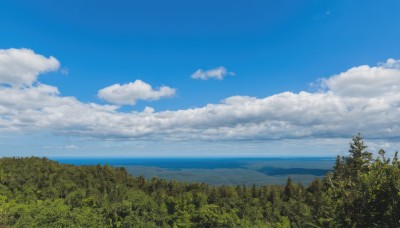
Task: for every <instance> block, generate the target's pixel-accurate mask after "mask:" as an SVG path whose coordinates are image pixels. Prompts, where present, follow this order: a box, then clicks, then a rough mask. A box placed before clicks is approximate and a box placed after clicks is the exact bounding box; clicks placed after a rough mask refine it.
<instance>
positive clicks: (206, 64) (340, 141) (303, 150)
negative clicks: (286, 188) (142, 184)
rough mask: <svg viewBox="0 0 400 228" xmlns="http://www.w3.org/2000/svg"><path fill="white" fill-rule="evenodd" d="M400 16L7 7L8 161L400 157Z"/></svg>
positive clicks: (388, 6)
mask: <svg viewBox="0 0 400 228" xmlns="http://www.w3.org/2000/svg"><path fill="white" fill-rule="evenodd" d="M399 9H400V2H399V1H397V0H381V1H376V0H371V1H361V0H346V1H333V0H310V1H298V0H296V1H294V0H292V1H290V0H283V1H271V0H263V1H261V0H260V1H258V0H254V1H225V0H220V1H215V0H214V1H210V0H203V1H184V0H170V1H161V0H148V1H135V0H133V1H128V0H115V1H101V0H100V1H99V0H96V1H94V0H86V1H77V0H69V1H50V0H37V1H22V0H4V1H1V3H0V148H1V149H0V156H31V155H34V156H53V157H54V156H105V157H107V156H126V157H132V156H133V157H169V156H180V157H181V156H190V157H202V156H233V157H238V156H244V157H247V156H334V155H336V154H339V155H346V153H347V150H348V143H349V142H350V140H351V137H352V136H353V135H355V134H357V133H361V134H362V136H363V137H364V139H365V141H366V144H367V145H368V146H369V149H370V150H371V151H372V152H374V151H377V150H378V149H379V148H383V149H386V150H388V152H393V151H395V150H398V149H399V147H400V125H399V120H400V45H399V40H400V30H399V29H398V28H399V27H400V14H399V13H398V10H399Z"/></svg>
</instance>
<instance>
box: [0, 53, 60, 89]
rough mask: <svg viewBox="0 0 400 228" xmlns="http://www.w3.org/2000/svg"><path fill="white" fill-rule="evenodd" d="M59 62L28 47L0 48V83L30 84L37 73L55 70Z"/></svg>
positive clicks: (18, 85)
mask: <svg viewBox="0 0 400 228" xmlns="http://www.w3.org/2000/svg"><path fill="white" fill-rule="evenodd" d="M59 67H60V63H59V62H58V60H57V59H55V58H54V57H53V56H50V57H49V58H46V57H44V56H42V55H38V54H36V53H34V52H33V51H32V50H29V49H14V48H11V49H6V50H4V49H0V84H1V83H3V84H7V85H10V86H13V87H21V86H23V85H25V86H31V85H32V83H33V82H35V81H36V80H37V77H38V76H39V74H42V73H45V72H49V71H54V70H57V69H58V68H59Z"/></svg>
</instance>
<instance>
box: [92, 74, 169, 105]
mask: <svg viewBox="0 0 400 228" xmlns="http://www.w3.org/2000/svg"><path fill="white" fill-rule="evenodd" d="M175 92H176V89H173V88H170V87H168V86H161V87H160V88H159V89H158V90H154V89H153V88H152V87H151V85H149V84H147V83H146V82H143V81H141V80H136V81H135V82H130V83H128V84H124V85H120V84H114V85H111V86H108V87H106V88H103V89H101V90H99V92H98V96H99V97H100V98H101V99H103V100H106V101H108V102H110V103H113V104H117V105H134V104H136V102H137V101H138V100H158V99H160V98H163V97H172V96H173V95H174V94H175Z"/></svg>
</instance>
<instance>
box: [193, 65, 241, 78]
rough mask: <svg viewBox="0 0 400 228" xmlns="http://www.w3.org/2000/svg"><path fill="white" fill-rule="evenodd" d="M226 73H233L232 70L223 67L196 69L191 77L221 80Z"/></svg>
mask: <svg viewBox="0 0 400 228" xmlns="http://www.w3.org/2000/svg"><path fill="white" fill-rule="evenodd" d="M227 75H231V76H233V75H235V73H233V72H228V71H227V70H226V68H225V67H222V66H221V67H217V68H215V69H211V70H205V71H203V70H202V69H198V70H197V71H196V72H194V73H193V74H192V78H193V79H201V80H208V79H210V78H214V79H218V80H222V79H223V78H224V77H225V76H227Z"/></svg>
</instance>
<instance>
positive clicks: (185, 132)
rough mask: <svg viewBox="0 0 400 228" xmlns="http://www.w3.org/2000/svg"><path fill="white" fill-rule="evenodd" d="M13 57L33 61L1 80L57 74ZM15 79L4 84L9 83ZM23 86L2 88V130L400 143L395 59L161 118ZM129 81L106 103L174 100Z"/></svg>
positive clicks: (399, 79) (399, 73) (399, 75)
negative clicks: (303, 87) (312, 85)
mask: <svg viewBox="0 0 400 228" xmlns="http://www.w3.org/2000/svg"><path fill="white" fill-rule="evenodd" d="M14 51H16V52H18V51H20V52H21V53H25V52H29V53H31V54H32V56H33V58H31V59H30V60H29V61H31V62H32V63H29V61H28V62H24V64H21V66H23V67H22V69H17V68H16V66H18V64H17V63H20V62H21V60H19V59H18V58H13V60H9V62H8V64H3V63H0V65H1V66H2V69H1V71H0V72H1V73H0V78H1V79H2V80H3V81H2V82H4V78H7V77H10V75H11V74H10V73H8V72H23V73H24V74H26V75H36V74H38V72H42V71H49V70H52V69H53V70H55V69H56V67H55V66H56V65H54V66H52V67H47V68H45V67H41V68H40V69H39V70H38V68H34V67H31V68H29V67H25V66H30V64H32V65H35V64H34V63H35V62H37V61H39V60H43V59H47V60H49V61H51V62H54V63H55V62H57V63H58V61H57V60H55V59H54V60H51V58H45V57H43V56H40V55H37V54H34V53H33V52H32V51H27V50H25V49H20V50H14ZM2 53H4V51H2ZM16 55H18V53H17V54H16ZM13 61H14V62H13ZM24 61H25V60H24ZM45 62H46V61H45ZM50 65H51V64H50ZM8 66H10V67H8ZM14 68H15V69H14ZM12 75H13V77H15V78H17V79H18V80H17V79H15V81H23V80H21V79H20V78H22V76H19V75H17V74H12ZM13 77H11V78H10V79H7V80H8V81H9V82H10V83H11V81H14V78H13ZM24 82H25V83H24V84H26V83H27V82H29V83H31V86H29V87H18V86H17V87H14V86H11V87H10V86H5V85H2V86H0V132H41V131H49V132H52V133H54V134H62V135H68V136H80V137H89V138H98V139H107V140H150V141H152V140H180V141H190V140H210V141H226V140H228V141H229V140H248V141H253V140H274V139H302V138H341V137H346V138H348V137H349V136H351V135H352V134H354V133H357V132H361V133H363V135H364V136H367V137H369V138H376V139H387V138H398V137H400V124H399V121H400V86H399V85H400V61H399V60H393V59H389V60H388V61H386V62H385V63H381V64H378V65H377V66H367V65H364V66H357V67H354V68H351V69H349V70H347V71H345V72H342V73H339V74H337V75H333V76H331V77H328V78H324V79H322V80H321V84H320V90H319V91H318V92H305V91H302V92H299V93H293V92H283V93H279V94H275V95H273V96H268V97H265V98H256V97H247V96H232V97H228V98H226V99H224V100H223V101H221V102H220V103H218V104H208V105H206V106H203V107H198V108H190V109H182V110H175V111H161V112H155V111H154V109H152V108H149V107H148V108H146V109H145V110H144V111H143V112H131V113H125V112H119V111H118V108H119V106H116V105H100V104H96V103H84V102H80V101H79V100H77V99H76V98H74V97H65V96H62V95H61V94H60V93H59V91H58V89H57V88H56V87H53V86H50V85H45V84H41V83H39V82H37V81H36V83H35V81H32V79H30V80H25V81H24ZM29 83H28V84H29ZM32 83H33V84H32ZM135 83H136V86H137V85H141V86H139V87H140V88H143V87H147V86H148V87H147V89H143V90H142V92H140V93H133V94H134V95H132V97H133V98H131V97H130V98H125V97H124V96H122V95H118V93H119V92H110V91H114V89H115V90H116V91H119V90H122V91H125V90H126V91H127V92H126V93H129V92H132V90H133V91H135V89H132V88H136V87H135ZM135 83H131V84H127V85H117V86H115V85H114V87H112V89H108V90H106V91H108V93H109V94H112V95H115V94H117V95H115V96H114V98H108V99H109V100H110V101H111V102H113V103H115V104H132V103H134V102H135V101H136V100H138V99H156V98H159V97H161V95H160V94H164V95H165V94H172V92H169V93H168V92H162V91H164V90H162V89H161V88H160V90H158V91H154V90H153V89H151V87H150V86H149V85H147V84H145V83H143V82H139V83H138V81H136V82H135ZM16 84H20V83H16ZM12 85H14V84H12ZM146 85H147V86H146ZM108 88H109V87H108ZM149 88H150V89H149ZM105 89H106V88H105ZM136 91H137V89H136ZM143 91H145V92H143ZM168 91H169V90H168ZM154 92H155V93H156V94H157V95H154ZM105 93H106V94H107V92H105ZM114 93H115V94H114ZM103 94H104V92H103ZM138 94H147V95H138ZM149 94H150V95H149ZM111 97H112V96H111Z"/></svg>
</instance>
